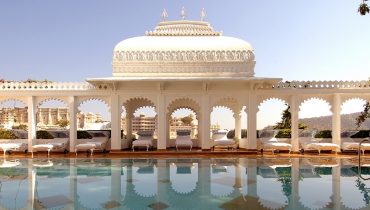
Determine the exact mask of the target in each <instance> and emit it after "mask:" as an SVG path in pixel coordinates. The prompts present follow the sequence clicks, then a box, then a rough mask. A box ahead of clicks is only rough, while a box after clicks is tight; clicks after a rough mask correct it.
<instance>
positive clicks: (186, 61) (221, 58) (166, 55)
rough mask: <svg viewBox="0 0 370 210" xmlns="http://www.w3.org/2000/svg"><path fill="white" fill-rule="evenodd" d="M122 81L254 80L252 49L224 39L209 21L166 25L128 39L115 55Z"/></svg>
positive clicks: (176, 22)
mask: <svg viewBox="0 0 370 210" xmlns="http://www.w3.org/2000/svg"><path fill="white" fill-rule="evenodd" d="M112 64H113V76H118V77H252V76H254V66H255V57H254V53H253V48H252V46H251V45H250V44H249V43H248V42H245V41H243V40H241V39H237V38H233V37H226V36H222V34H221V33H220V32H216V31H214V30H213V28H212V27H211V26H210V24H209V23H208V22H205V21H189V20H180V21H163V22H160V23H159V25H158V26H157V27H156V28H155V30H154V31H149V32H146V36H139V37H133V38H129V39H125V40H123V41H121V42H120V43H118V44H117V45H116V47H115V48H114V53H113V63H112Z"/></svg>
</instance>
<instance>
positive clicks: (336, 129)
mask: <svg viewBox="0 0 370 210" xmlns="http://www.w3.org/2000/svg"><path fill="white" fill-rule="evenodd" d="M340 105H341V99H340V95H339V94H334V96H333V104H332V112H333V119H332V142H333V143H335V144H337V145H339V146H341V143H342V142H341V138H340V130H341V122H340V120H341V119H340Z"/></svg>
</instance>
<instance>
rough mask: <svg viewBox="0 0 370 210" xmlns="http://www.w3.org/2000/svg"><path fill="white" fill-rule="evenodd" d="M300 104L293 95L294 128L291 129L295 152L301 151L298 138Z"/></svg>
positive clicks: (291, 111) (291, 104)
mask: <svg viewBox="0 0 370 210" xmlns="http://www.w3.org/2000/svg"><path fill="white" fill-rule="evenodd" d="M298 110H299V108H298V103H297V99H296V96H295V95H293V96H292V97H291V101H290V110H289V111H290V114H291V116H292V122H291V124H292V127H291V144H292V149H293V152H298V151H299V137H298V123H299V122H298V121H299V120H298Z"/></svg>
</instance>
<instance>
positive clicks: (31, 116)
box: [27, 96, 37, 152]
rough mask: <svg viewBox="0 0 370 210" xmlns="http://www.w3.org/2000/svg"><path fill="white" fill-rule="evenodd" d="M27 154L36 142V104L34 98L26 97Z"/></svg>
mask: <svg viewBox="0 0 370 210" xmlns="http://www.w3.org/2000/svg"><path fill="white" fill-rule="evenodd" d="M27 106H28V152H32V145H33V142H34V140H36V109H37V107H36V103H35V97H34V96H30V97H28V103H27Z"/></svg>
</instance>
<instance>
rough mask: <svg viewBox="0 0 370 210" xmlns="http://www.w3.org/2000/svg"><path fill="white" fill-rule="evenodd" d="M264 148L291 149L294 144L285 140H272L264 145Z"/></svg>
mask: <svg viewBox="0 0 370 210" xmlns="http://www.w3.org/2000/svg"><path fill="white" fill-rule="evenodd" d="M263 148H264V149H274V150H291V149H292V145H291V144H288V143H283V142H271V143H266V144H264V145H263Z"/></svg>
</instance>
